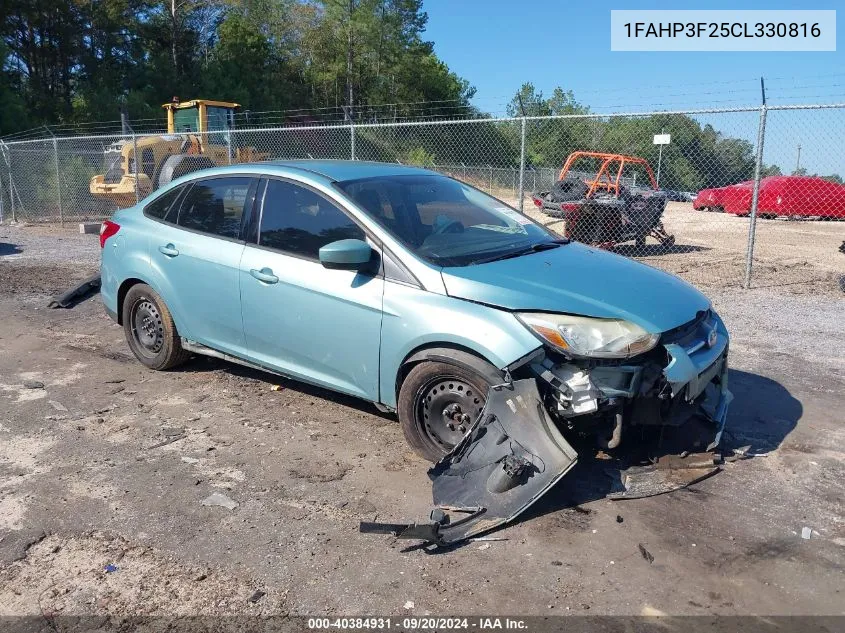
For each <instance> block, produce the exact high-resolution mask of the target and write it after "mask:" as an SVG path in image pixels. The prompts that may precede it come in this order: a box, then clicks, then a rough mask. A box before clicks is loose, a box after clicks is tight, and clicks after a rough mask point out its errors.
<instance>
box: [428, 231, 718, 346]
mask: <svg viewBox="0 0 845 633" xmlns="http://www.w3.org/2000/svg"><path fill="white" fill-rule="evenodd" d="M442 275H443V283H444V285H445V286H446V292H447V293H448V294H449V296H451V297H457V298H460V299H467V300H469V301H475V302H478V303H486V304H488V305H493V306H497V307H500V308H505V309H508V310H526V311H528V310H535V311H541V312H562V313H566V314H578V315H583V316H592V317H599V318H617V319H626V320H628V321H632V322H633V323H636V324H637V325H639V326H640V327H642V328H644V329H645V330H647V331H648V332H651V333H653V334H657V333H660V332H665V331H666V330H671V329H672V328H675V327H678V326H679V325H683V324H684V323H686V322H688V321H691V320H692V319H694V318H695V316H696V313H697V312H699V311H701V310H707V309H708V308H709V307H710V301H709V300H708V299H707V297H705V296H704V295H703V294H701V293H700V292H699V291H698V290H696V289H695V288H694V287H692V286H691V285H690V284H688V283H686V282H685V281H683V280H681V279H679V278H677V277H675V276H674V275H670V274H668V273H665V272H663V271H661V270H657V269H656V268H652V267H651V266H646V265H645V264H641V263H639V262H636V261H633V260H631V259H628V258H626V257H622V256H620V255H615V254H613V253H608V252H607V251H603V250H599V249H595V248H590V247H589V246H585V245H583V244H580V243H578V242H571V243H569V244H564V245H562V246H560V247H558V248H554V249H551V250H548V251H541V252H539V253H532V254H530V255H523V256H521V257H514V258H512V259H505V260H502V261H498V262H490V263H488V264H478V265H476V266H463V267H449V268H443V269H442Z"/></svg>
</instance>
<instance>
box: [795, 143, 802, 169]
mask: <svg viewBox="0 0 845 633" xmlns="http://www.w3.org/2000/svg"><path fill="white" fill-rule="evenodd" d="M800 171H801V143H798V159H797V160H796V161H795V173H796V174H797V173H798V172H800Z"/></svg>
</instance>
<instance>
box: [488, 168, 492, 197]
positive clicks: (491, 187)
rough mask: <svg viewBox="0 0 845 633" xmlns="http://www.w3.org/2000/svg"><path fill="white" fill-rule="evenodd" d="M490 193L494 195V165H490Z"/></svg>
mask: <svg viewBox="0 0 845 633" xmlns="http://www.w3.org/2000/svg"><path fill="white" fill-rule="evenodd" d="M489 189H490V191H489V192H488V193H492V191H493V165H490V187H489Z"/></svg>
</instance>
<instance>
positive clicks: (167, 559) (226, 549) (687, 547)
mask: <svg viewBox="0 0 845 633" xmlns="http://www.w3.org/2000/svg"><path fill="white" fill-rule="evenodd" d="M677 213H678V215H677V217H678V218H680V217H682V215H683V212H677ZM669 216H670V218H672V219H673V220H674V218H675V217H676V216H675V212H672V213H670V214H669ZM703 216H704V217H705V218H707V219H710V218H713V217H715V216H714V214H703ZM733 220H734V219H733V218H731V222H730V223H729V222H728V219H727V218H725V217H720V218H719V223H720V225H721V224H722V223H725V226H727V225H728V224H732V223H733ZM667 222H670V221H669V220H667ZM735 225H736V227H737V231H736V234H737V236H738V237H737V238H736V239H737V240H739V241H740V242H742V241H743V240H744V237H742V236H743V235H744V233H742V227H743V226H744V221H742V220H737V221H736V223H735ZM783 225H784V226H785V227H788V228H789V230H799V231H818V232H819V233H818V236H814V237H813V240H814V242H816V243H818V244H821V243H822V240H823V238H822V237H819V236H821V235H827V228H828V226H831V227H833V226H835V227H838V228H842V227H845V224H841V223H839V224H836V225H834V224H832V223H831V224H825V225H821V224H819V225H813V226H806V227H805V225H804V224H803V223H802V224H797V223H796V224H795V225H792V224H791V223H789V224H787V223H783ZM670 226H671V223H670ZM792 226H795V227H797V228H796V229H793V228H792ZM727 233H728V231H727V230H726V231H725V234H727ZM59 238H61V242H60V243H59V245H58V246H56V247H55V248H49V247H47V245H48V244H56V240H58V239H59ZM825 239H826V238H825ZM833 241H834V240H832V239H831V243H832V242H833ZM802 243H803V242H802ZM825 244H826V242H825ZM825 248H826V246H825ZM714 250H715V247H714ZM96 253H97V247H96V236H79V235H73V234H72V233H71V232H70V231H65V232H60V231H56V230H52V231H48V230H47V229H43V228H38V229H26V228H24V229H17V228H9V227H0V349H1V350H2V353H0V616H10V615H34V616H40V615H46V616H51V615H55V614H63V615H85V614H90V615H98V616H104V615H121V616H125V615H150V614H157V615H180V614H204V615H226V614H262V615H263V614H270V613H274V614H312V615H326V614H333V615H355V614H359V615H360V614H381V615H388V614H393V615H405V614H413V615H423V614H436V615H446V614H513V615H558V614H569V615H572V614H591V615H595V614H602V615H639V614H660V613H665V614H672V615H713V614H726V615H734V614H755V615H765V616H768V615H778V614H790V615H814V614H828V615H843V614H845V608H843V605H845V599H843V591H845V574H843V571H845V516H843V508H845V503H843V501H844V500H843V490H844V489H843V485H842V482H843V480H845V479H843V478H844V477H845V453H844V452H843V446H845V426H843V422H845V419H844V418H843V413H842V412H843V411H844V410H845V401H843V393H845V360H843V354H842V350H843V348H845V334H843V332H842V329H841V325H842V315H843V313H845V311H843V308H845V300H843V299H842V298H841V296H837V295H834V294H832V293H828V294H825V293H821V294H819V293H799V294H797V295H796V294H794V293H793V292H792V291H791V290H789V289H782V288H775V289H763V290H753V291H750V292H744V291H732V290H718V291H716V290H711V291H709V294H710V295H711V296H712V298H713V299H714V301H715V304H716V307H717V309H719V310H720V312H721V313H722V315H723V316H724V318H725V320H726V322H727V325H728V327H729V329H730V330H731V332H732V335H733V342H732V356H731V366H732V372H731V377H730V381H731V388H732V391H733V393H734V395H735V401H734V403H733V405H732V409H731V413H730V417H729V421H728V427H727V432H726V436H725V440H724V446H723V451H724V452H725V453H726V454H730V452H731V449H733V448H737V447H741V446H745V445H750V446H751V453H753V454H755V455H756V456H754V457H752V458H750V459H745V460H739V461H733V462H729V463H726V464H725V466H724V470H723V471H722V472H720V473H719V474H717V475H716V476H714V477H712V478H710V479H707V480H706V481H703V482H701V483H699V484H697V485H695V486H693V487H692V488H690V489H689V490H686V491H680V492H675V493H672V494H668V495H663V496H659V497H653V498H648V499H641V500H627V501H609V500H606V499H605V498H604V493H605V492H606V490H607V487H608V485H609V484H608V478H607V477H606V476H605V475H604V473H603V471H602V468H601V464H598V463H595V462H590V461H589V460H582V461H581V462H579V465H578V466H577V467H576V469H575V470H574V471H573V472H572V473H570V475H568V476H567V477H565V478H564V479H563V480H562V482H561V483H560V484H559V485H558V486H557V487H556V488H555V489H554V490H553V491H551V492H550V493H549V494H548V495H547V496H546V497H545V498H544V499H542V500H541V502H540V503H539V504H538V505H537V506H535V507H534V508H533V509H532V510H531V511H530V513H529V514H528V515H526V516H524V517H522V518H521V520H519V521H518V522H517V523H516V524H514V525H511V526H508V527H505V528H504V529H501V530H499V531H497V532H495V533H494V534H493V536H495V537H498V538H501V539H506V540H499V541H484V542H470V543H466V544H465V545H463V546H461V547H458V548H455V549H452V550H448V551H440V552H428V551H426V550H423V549H420V548H417V547H414V546H413V543H412V542H408V541H399V540H396V539H394V538H393V537H390V536H373V535H362V534H359V533H358V523H359V521H361V520H383V521H397V520H398V521H402V520H414V519H424V518H425V517H427V515H428V511H429V509H430V503H431V493H430V485H429V481H428V479H427V477H426V469H427V464H425V463H424V462H422V461H421V460H419V459H418V458H416V457H415V456H414V455H413V454H412V453H411V452H410V451H409V449H408V448H407V447H406V445H405V443H404V441H403V438H402V434H401V431H400V430H399V427H398V424H397V423H396V421H395V419H394V418H393V417H391V416H389V415H382V414H379V413H378V412H377V411H376V410H375V409H374V408H373V407H372V406H371V405H369V404H367V403H364V402H360V401H357V400H354V399H351V398H346V397H343V396H338V395H334V394H331V393H328V392H326V391H323V390H320V389H317V388H313V387H309V386H306V385H303V384H300V383H296V382H292V381H286V380H281V379H279V378H276V377H274V376H272V375H269V374H264V373H260V372H256V371H251V370H246V369H243V368H240V367H238V366H234V365H231V364H228V363H225V362H222V361H217V360H210V359H203V358H197V359H195V360H192V361H191V362H189V363H188V364H187V365H185V366H184V367H182V368H179V369H178V370H176V371H171V372H151V371H148V370H146V369H145V368H143V367H142V366H141V365H140V364H139V363H138V362H136V361H135V359H134V358H133V357H132V355H131V352H130V351H129V349H128V347H127V346H126V344H125V342H124V338H123V332H122V329H121V328H120V327H118V326H116V325H114V324H113V323H112V322H111V321H110V320H109V319H108V318H107V317H106V315H105V314H104V312H103V310H102V306H101V304H100V302H99V298H98V297H94V298H91V299H89V300H87V301H85V302H84V303H82V304H80V305H78V306H77V307H76V308H74V309H72V310H49V309H47V308H46V307H45V305H46V301H47V298H48V296H49V294H50V293H52V292H55V291H57V290H60V289H63V288H65V287H67V286H69V285H70V284H71V283H72V282H73V281H75V280H80V279H82V278H84V277H85V276H86V275H87V274H88V273H89V272H90V271H91V270H96ZM842 259H845V257H843V258H842ZM822 265H823V262H822V260H818V262H817V263H815V264H814V266H822ZM831 266H833V264H831ZM274 385H280V387H281V388H280V389H279V390H274ZM215 492H217V493H222V494H224V495H226V496H227V497H228V498H229V499H231V500H233V501H234V502H235V503H236V504H237V506H236V507H234V508H233V509H228V508H226V507H221V506H208V505H203V503H202V502H203V500H205V499H207V498H208V497H209V495H211V494H212V493H215ZM805 528H806V529H805ZM802 531H803V532H805V535H809V537H810V538H809V539H805V538H802ZM642 550H645V551H646V552H648V553H649V554H650V555H651V556H652V557H653V560H648V557H647V556H645V555H644V554H643V553H642ZM256 592H263V594H262V593H256ZM250 599H252V600H250Z"/></svg>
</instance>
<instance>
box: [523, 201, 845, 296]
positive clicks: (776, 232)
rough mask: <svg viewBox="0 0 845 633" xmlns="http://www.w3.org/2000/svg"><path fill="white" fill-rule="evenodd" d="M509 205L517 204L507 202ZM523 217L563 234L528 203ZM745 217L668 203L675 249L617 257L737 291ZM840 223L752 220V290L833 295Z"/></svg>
mask: <svg viewBox="0 0 845 633" xmlns="http://www.w3.org/2000/svg"><path fill="white" fill-rule="evenodd" d="M510 202H511V204H514V203H515V202H516V201H515V200H512V201H510ZM525 212H526V213H527V214H528V215H529V216H531V217H532V218H534V219H535V220H538V221H540V222H542V223H543V224H545V225H546V226H548V227H549V228H551V229H553V230H555V231H558V232H559V233H563V231H564V223H563V220H558V219H555V218H551V217H549V216H547V215H544V214H543V213H541V212H540V211H539V210H538V209H537V208H536V207H535V206H534V205H533V204H531V202H530V200H528V201H526V203H525ZM749 223H750V220H749V219H748V218H740V217H737V216H735V215H730V214H728V213H708V212H705V211H695V210H694V209H693V208H692V203H689V202H670V203H668V205H667V208H666V212H665V213H664V215H663V224H664V226H665V228H666V231H667V232H668V233H670V234H672V235H674V236H675V244H674V246H672V247H671V248H669V249H663V248H662V247H661V246H660V244H659V243H658V242H657V240H655V239H654V238H648V240H647V242H646V245H645V246H644V247H639V248H638V247H636V246H634V244H633V243H629V244H623V245H620V246H619V247H617V252H620V253H622V254H624V255H628V256H631V257H636V258H637V259H639V260H640V261H644V262H646V263H648V264H651V265H652V266H656V267H658V268H662V269H664V270H668V271H669V272H671V273H675V274H676V275H680V276H681V277H683V278H685V279H687V280H688V281H690V282H692V283H694V284H696V285H699V286H701V287H704V288H714V289H718V288H726V287H734V288H738V287H741V286H742V284H743V281H744V280H745V267H746V253H747V246H748V226H749ZM843 241H845V221H800V220H795V221H789V220H785V219H778V220H768V219H763V218H760V219H758V220H757V231H756V238H755V245H754V262H753V269H752V273H753V275H752V287H754V288H771V287H782V288H788V289H789V291H790V292H794V293H802V294H815V293H818V292H822V293H834V294H835V293H838V292H839V286H838V283H837V282H838V279H839V277H840V276H841V275H843V274H845V257H843V256H842V253H840V252H839V247H840V245H841V244H842V242H843Z"/></svg>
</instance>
